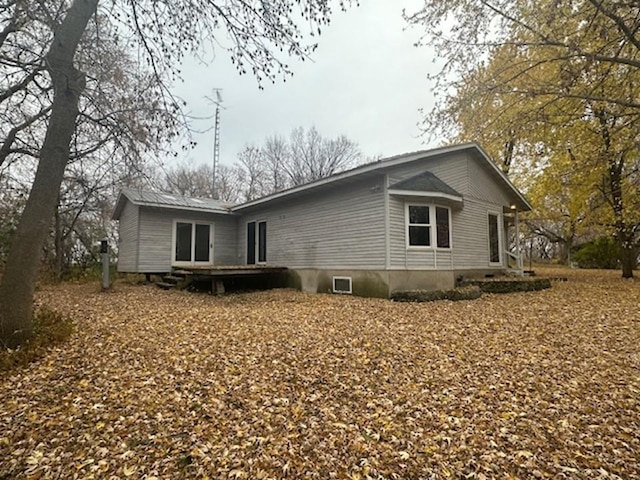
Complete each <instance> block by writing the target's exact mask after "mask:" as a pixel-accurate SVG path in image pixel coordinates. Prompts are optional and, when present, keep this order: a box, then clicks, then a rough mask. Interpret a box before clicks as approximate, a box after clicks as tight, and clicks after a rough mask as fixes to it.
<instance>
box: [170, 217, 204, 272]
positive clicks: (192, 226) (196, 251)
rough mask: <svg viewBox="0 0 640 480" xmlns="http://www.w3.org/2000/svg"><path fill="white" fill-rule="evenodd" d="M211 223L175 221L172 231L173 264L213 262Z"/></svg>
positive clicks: (186, 264)
mask: <svg viewBox="0 0 640 480" xmlns="http://www.w3.org/2000/svg"><path fill="white" fill-rule="evenodd" d="M212 228H213V225H212V224H210V223H196V222H189V221H175V222H174V228H173V230H174V232H173V264H174V265H178V264H181V265H183V266H188V265H194V264H196V263H200V264H209V265H210V264H212V263H213V236H212Z"/></svg>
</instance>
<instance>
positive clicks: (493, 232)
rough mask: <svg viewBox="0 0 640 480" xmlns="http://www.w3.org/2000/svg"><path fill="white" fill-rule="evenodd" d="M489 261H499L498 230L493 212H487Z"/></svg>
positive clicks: (496, 217) (496, 218)
mask: <svg viewBox="0 0 640 480" xmlns="http://www.w3.org/2000/svg"><path fill="white" fill-rule="evenodd" d="M489 263H500V231H499V229H498V215H496V214H494V213H490V214H489Z"/></svg>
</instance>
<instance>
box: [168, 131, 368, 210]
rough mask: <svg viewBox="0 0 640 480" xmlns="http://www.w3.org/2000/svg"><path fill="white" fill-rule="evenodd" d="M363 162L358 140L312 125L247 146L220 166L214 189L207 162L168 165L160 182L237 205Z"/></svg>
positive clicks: (188, 193)
mask: <svg viewBox="0 0 640 480" xmlns="http://www.w3.org/2000/svg"><path fill="white" fill-rule="evenodd" d="M362 161H363V156H362V153H361V152H360V149H359V147H358V144H357V143H356V142H354V141H352V140H350V139H349V138H347V137H346V136H345V135H339V136H338V137H336V138H325V137H323V136H322V135H321V134H320V133H319V132H318V130H317V129H316V128H315V127H311V128H310V129H308V130H306V129H305V128H303V127H298V128H296V129H294V130H293V131H292V132H291V134H290V135H289V137H283V136H277V135H275V136H271V137H268V138H267V139H266V140H265V142H264V144H262V145H247V146H246V147H245V148H244V149H243V150H242V151H241V152H240V153H239V154H238V157H237V160H236V162H235V163H234V164H233V165H225V164H222V165H219V167H218V168H217V171H216V175H215V179H216V182H215V183H216V185H215V192H214V189H213V173H212V167H211V166H209V165H198V166H191V165H189V164H186V163H183V164H180V165H177V166H174V167H171V168H169V169H167V170H166V171H165V173H164V175H162V176H161V178H160V179H159V180H160V185H161V188H162V189H163V190H165V191H167V192H171V193H175V194H179V195H186V196H193V197H209V198H211V197H214V196H215V197H216V198H218V199H220V200H224V201H227V202H230V203H239V202H246V201H249V200H254V199H256V198H259V197H263V196H265V195H269V194H272V193H275V192H279V191H281V190H285V189H287V188H291V187H295V186H296V185H302V184H305V183H308V182H311V181H313V180H317V179H320V178H324V177H328V176H330V175H333V174H334V173H337V172H340V171H343V170H346V169H348V168H351V167H353V166H356V165H357V164H359V163H361V162H362Z"/></svg>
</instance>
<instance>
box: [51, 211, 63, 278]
mask: <svg viewBox="0 0 640 480" xmlns="http://www.w3.org/2000/svg"><path fill="white" fill-rule="evenodd" d="M54 224H55V225H54V235H55V237H54V239H55V241H54V249H55V252H54V261H53V266H54V274H55V277H56V280H57V281H60V280H62V275H63V269H64V236H63V235H62V221H61V219H60V204H59V203H58V205H56V208H55V215H54Z"/></svg>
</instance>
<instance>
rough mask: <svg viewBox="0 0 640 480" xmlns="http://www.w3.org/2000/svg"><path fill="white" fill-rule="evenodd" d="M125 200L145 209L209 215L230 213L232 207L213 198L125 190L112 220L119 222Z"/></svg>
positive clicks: (119, 198)
mask: <svg viewBox="0 0 640 480" xmlns="http://www.w3.org/2000/svg"><path fill="white" fill-rule="evenodd" d="M125 200H129V201H130V202H131V203H133V204H134V205H143V206H145V207H160V208H172V209H175V210H188V211H191V212H193V211H201V212H207V213H230V212H229V209H230V207H231V205H230V204H229V203H226V202H222V201H220V200H213V199H211V198H193V197H184V196H181V195H174V194H172V193H160V192H149V191H145V190H135V189H131V188H124V189H122V191H121V192H120V195H119V196H118V201H117V202H116V208H115V210H114V212H113V215H112V216H111V218H112V219H113V220H118V219H119V218H120V214H121V213H122V209H123V208H124V205H125Z"/></svg>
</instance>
